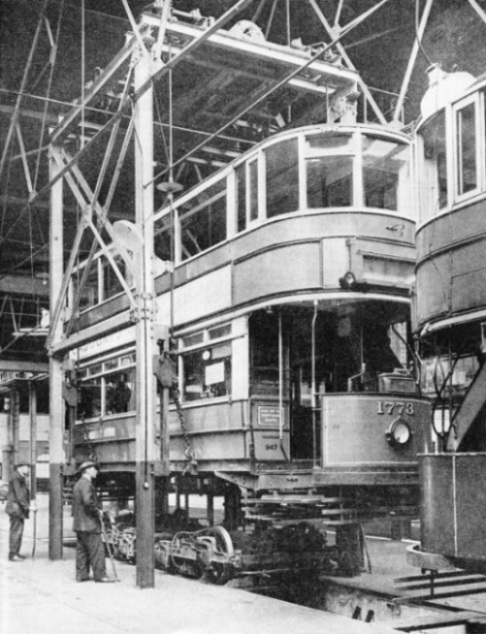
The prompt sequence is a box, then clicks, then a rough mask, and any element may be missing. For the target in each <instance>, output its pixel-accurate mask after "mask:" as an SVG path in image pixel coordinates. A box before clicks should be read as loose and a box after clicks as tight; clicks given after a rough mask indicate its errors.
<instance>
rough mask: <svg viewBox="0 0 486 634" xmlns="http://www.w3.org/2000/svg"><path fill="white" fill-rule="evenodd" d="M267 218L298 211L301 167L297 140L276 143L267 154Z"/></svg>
mask: <svg viewBox="0 0 486 634" xmlns="http://www.w3.org/2000/svg"><path fill="white" fill-rule="evenodd" d="M265 165H266V178H267V181H266V193H267V217H268V218H273V216H279V215H280V214H287V213H291V212H293V211H297V209H298V207H299V172H298V169H299V165H298V153H297V139H289V140H288V141H283V142H281V143H276V144H275V145H272V146H271V147H269V148H268V150H266V152H265Z"/></svg>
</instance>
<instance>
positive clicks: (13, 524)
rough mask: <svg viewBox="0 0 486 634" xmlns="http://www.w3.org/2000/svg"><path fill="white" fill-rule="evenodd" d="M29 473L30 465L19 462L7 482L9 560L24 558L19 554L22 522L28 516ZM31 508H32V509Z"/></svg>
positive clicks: (22, 529)
mask: <svg viewBox="0 0 486 634" xmlns="http://www.w3.org/2000/svg"><path fill="white" fill-rule="evenodd" d="M29 474H30V465H29V464H28V463H26V462H19V463H18V464H17V465H16V466H15V471H14V473H13V475H12V477H11V478H10V481H9V483H8V494H7V505H6V507H5V511H6V512H7V513H8V515H9V516H10V532H9V550H8V558H9V560H10V561H22V560H23V559H25V557H24V556H23V555H21V554H20V547H21V545H22V535H23V534H24V522H25V520H26V519H28V517H29V512H30V510H31V506H30V491H29V488H28V487H27V478H28V477H29ZM32 510H33V509H32Z"/></svg>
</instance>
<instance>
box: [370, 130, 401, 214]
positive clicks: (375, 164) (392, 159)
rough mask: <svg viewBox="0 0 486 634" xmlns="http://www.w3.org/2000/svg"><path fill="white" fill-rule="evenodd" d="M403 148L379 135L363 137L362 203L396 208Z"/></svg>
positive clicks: (393, 209)
mask: <svg viewBox="0 0 486 634" xmlns="http://www.w3.org/2000/svg"><path fill="white" fill-rule="evenodd" d="M405 154H406V149H405V148H404V147H403V146H397V144H396V143H390V142H389V141H384V140H383V139H378V138H372V137H365V138H364V139H363V187H364V197H365V205H366V206H367V207H376V208H378V209H389V210H391V211H397V209H398V187H399V179H400V172H401V170H402V168H403V166H404V165H405V164H406V162H405V158H406V157H405Z"/></svg>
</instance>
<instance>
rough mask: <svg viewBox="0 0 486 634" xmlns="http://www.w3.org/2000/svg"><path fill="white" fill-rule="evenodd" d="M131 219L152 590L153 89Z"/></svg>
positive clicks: (140, 492)
mask: <svg viewBox="0 0 486 634" xmlns="http://www.w3.org/2000/svg"><path fill="white" fill-rule="evenodd" d="M139 55H140V57H139V59H138V61H137V63H136V66H135V91H137V90H138V89H139V88H140V87H141V86H143V85H144V84H145V83H146V82H147V81H148V80H149V79H150V77H151V68H150V60H149V59H148V56H146V55H143V54H142V52H141V51H140V53H139ZM134 117H135V135H134V139H135V218H136V223H137V227H138V229H139V230H140V234H141V238H142V239H141V244H140V245H138V247H139V248H137V249H135V251H136V253H135V257H136V258H137V261H136V275H137V280H136V281H137V284H136V291H137V303H138V314H137V322H136V339H137V422H136V470H137V471H136V477H137V482H136V524H137V573H136V578H137V586H138V587H139V588H153V587H154V564H155V560H154V536H155V492H154V488H155V475H154V461H155V458H156V450H155V425H156V423H157V418H156V385H155V376H154V374H153V365H152V363H153V361H152V358H153V354H154V351H155V344H156V340H155V336H154V319H155V315H154V309H155V301H154V283H153V260H154V249H153V243H154V236H153V220H152V215H153V211H154V195H153V194H154V191H153V184H152V181H153V88H152V87H150V88H149V89H148V90H146V91H145V92H144V93H143V95H141V96H140V98H139V99H138V100H137V101H136V103H135V113H134Z"/></svg>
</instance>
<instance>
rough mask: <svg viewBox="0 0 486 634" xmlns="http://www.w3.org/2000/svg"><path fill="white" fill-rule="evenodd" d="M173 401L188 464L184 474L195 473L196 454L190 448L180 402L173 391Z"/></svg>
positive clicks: (189, 439)
mask: <svg viewBox="0 0 486 634" xmlns="http://www.w3.org/2000/svg"><path fill="white" fill-rule="evenodd" d="M173 399H174V403H175V406H176V409H177V415H178V417H179V422H180V425H181V429H182V434H183V436H184V444H185V446H186V449H185V451H184V455H185V456H186V458H187V460H188V462H189V464H188V465H187V467H186V468H185V469H184V473H186V472H187V471H192V472H196V471H197V459H196V452H195V450H194V449H193V448H192V445H191V438H190V436H189V434H188V433H187V428H186V421H185V420H184V412H183V411H182V407H181V402H180V400H179V390H177V389H175V390H174V391H173Z"/></svg>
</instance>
